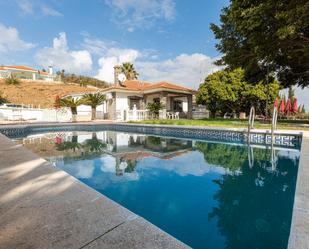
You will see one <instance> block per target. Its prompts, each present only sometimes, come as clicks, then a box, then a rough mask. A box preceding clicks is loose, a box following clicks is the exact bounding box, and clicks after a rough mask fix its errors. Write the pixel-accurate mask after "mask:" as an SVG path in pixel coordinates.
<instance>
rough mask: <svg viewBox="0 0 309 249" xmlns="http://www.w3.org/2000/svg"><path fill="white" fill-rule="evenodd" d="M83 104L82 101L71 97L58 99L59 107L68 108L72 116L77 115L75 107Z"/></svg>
mask: <svg viewBox="0 0 309 249" xmlns="http://www.w3.org/2000/svg"><path fill="white" fill-rule="evenodd" d="M82 104H84V100H83V99H74V98H72V97H71V96H69V97H66V98H63V99H60V106H62V107H69V108H70V109H71V112H72V114H73V115H76V114H77V107H78V106H80V105H82Z"/></svg>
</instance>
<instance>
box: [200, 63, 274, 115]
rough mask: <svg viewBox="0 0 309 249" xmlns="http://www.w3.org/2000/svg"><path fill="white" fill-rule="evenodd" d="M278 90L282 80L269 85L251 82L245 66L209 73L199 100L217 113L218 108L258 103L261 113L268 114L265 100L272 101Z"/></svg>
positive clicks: (245, 108)
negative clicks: (245, 72) (243, 68)
mask: <svg viewBox="0 0 309 249" xmlns="http://www.w3.org/2000/svg"><path fill="white" fill-rule="evenodd" d="M278 93H279V84H278V83H277V82H276V81H273V82H271V83H270V84H269V85H268V86H267V87H266V86H265V85H263V84H262V83H261V82H260V83H258V84H255V85H252V84H249V83H248V82H246V80H245V74H244V70H242V69H240V68H238V69H235V70H232V71H231V70H228V69H226V70H222V71H218V72H215V73H213V74H211V75H209V76H207V78H206V79H205V82H204V83H203V84H201V85H200V87H199V91H198V94H197V96H196V97H197V103H199V104H205V105H206V106H207V108H208V109H209V111H210V112H211V116H212V117H214V116H215V114H216V113H217V112H221V114H224V113H225V112H233V113H239V112H241V111H245V112H248V110H249V109H250V106H251V105H254V106H255V107H256V109H257V112H258V113H263V114H265V106H266V103H267V102H268V104H270V103H273V101H274V99H275V98H276V97H277V96H278Z"/></svg>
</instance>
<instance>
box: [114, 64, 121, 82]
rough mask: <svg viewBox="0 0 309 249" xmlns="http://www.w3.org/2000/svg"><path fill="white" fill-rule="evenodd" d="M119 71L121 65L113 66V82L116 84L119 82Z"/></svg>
mask: <svg viewBox="0 0 309 249" xmlns="http://www.w3.org/2000/svg"><path fill="white" fill-rule="evenodd" d="M120 73H121V66H120V65H116V66H114V84H115V85H116V86H117V85H118V84H119V80H118V75H119V74H120Z"/></svg>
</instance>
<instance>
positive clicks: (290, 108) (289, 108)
mask: <svg viewBox="0 0 309 249" xmlns="http://www.w3.org/2000/svg"><path fill="white" fill-rule="evenodd" d="M285 112H286V113H287V114H289V113H291V112H292V104H291V100H290V99H288V102H286V106H285Z"/></svg>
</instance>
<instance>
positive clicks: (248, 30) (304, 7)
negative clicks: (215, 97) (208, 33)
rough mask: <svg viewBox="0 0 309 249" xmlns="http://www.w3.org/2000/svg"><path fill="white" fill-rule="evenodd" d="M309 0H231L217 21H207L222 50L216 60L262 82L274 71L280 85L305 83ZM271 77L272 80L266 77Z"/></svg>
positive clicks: (308, 80)
mask: <svg viewBox="0 0 309 249" xmlns="http://www.w3.org/2000/svg"><path fill="white" fill-rule="evenodd" d="M308 13H309V2H308V1H307V0H294V1H273V0H263V1H242V0H231V2H230V5H229V6H228V7H226V8H224V9H222V13H221V17H220V20H221V24H220V25H219V26H218V25H215V24H211V29H212V30H213V32H214V34H215V37H216V39H218V40H219V43H218V44H217V45H216V48H217V49H218V50H219V51H220V52H221V53H222V54H223V57H222V59H220V60H219V61H217V64H220V65H228V67H229V68H231V69H235V68H238V67H242V68H244V69H245V74H246V79H247V80H248V81H250V82H255V83H256V82H260V81H261V80H263V83H265V82H266V81H267V76H271V73H276V76H277V78H278V80H279V82H280V83H281V85H283V86H285V87H288V86H291V85H295V84H298V85H300V86H302V87H305V86H308V85H309V18H308ZM270 81H272V80H270Z"/></svg>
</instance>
